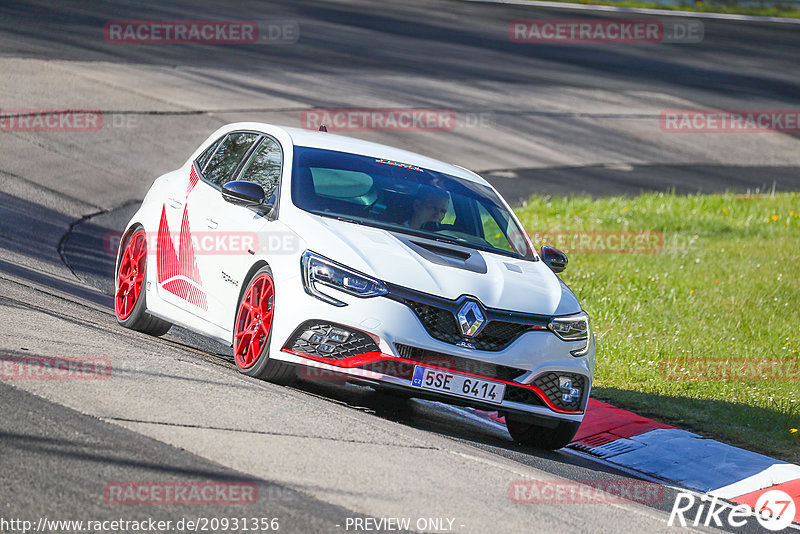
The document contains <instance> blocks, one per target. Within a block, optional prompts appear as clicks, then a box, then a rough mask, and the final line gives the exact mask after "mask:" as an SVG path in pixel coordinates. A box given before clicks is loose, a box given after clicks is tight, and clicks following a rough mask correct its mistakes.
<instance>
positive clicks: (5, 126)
mask: <svg viewBox="0 0 800 534" xmlns="http://www.w3.org/2000/svg"><path fill="white" fill-rule="evenodd" d="M102 128H103V114H102V113H101V112H100V111H99V110H92V109H42V108H30V109H8V108H4V109H2V110H0V132H97V131H99V130H100V129H102Z"/></svg>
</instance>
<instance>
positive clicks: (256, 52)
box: [0, 0, 800, 533]
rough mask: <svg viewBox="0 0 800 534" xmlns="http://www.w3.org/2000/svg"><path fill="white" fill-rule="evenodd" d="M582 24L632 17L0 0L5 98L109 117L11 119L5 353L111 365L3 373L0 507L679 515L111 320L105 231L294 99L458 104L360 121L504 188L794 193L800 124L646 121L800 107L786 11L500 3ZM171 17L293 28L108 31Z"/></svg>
mask: <svg viewBox="0 0 800 534" xmlns="http://www.w3.org/2000/svg"><path fill="white" fill-rule="evenodd" d="M593 17H599V18H613V17H622V18H625V17H628V18H630V16H629V15H614V14H609V13H597V14H594V13H588V12H570V11H564V10H555V9H545V8H534V7H528V6H510V5H493V4H485V3H477V2H466V1H460V0H459V1H457V0H450V1H447V0H428V1H423V0H419V1H408V2H381V1H376V2H367V1H358V0H355V1H350V2H345V1H342V2H336V1H328V2H305V1H294V0H283V1H273V2H256V1H242V2H236V3H218V4H215V3H212V2H202V1H201V2H195V1H176V2H142V3H137V4H134V3H131V4H128V3H126V2H104V3H102V4H100V3H94V2H69V3H67V2H63V3H62V2H36V1H32V2H4V3H2V4H0V113H1V114H2V115H3V116H4V117H5V116H6V115H7V114H13V110H19V109H34V108H36V109H42V108H45V109H89V110H98V111H100V112H101V114H102V116H103V125H102V128H101V129H99V130H98V131H92V132H26V131H13V129H8V128H2V129H0V130H1V131H0V250H1V251H2V252H1V253H0V325H2V326H1V327H0V356H4V357H5V356H12V357H13V356H41V357H102V358H109V359H110V362H111V364H112V369H113V370H112V374H111V376H110V377H108V379H105V380H90V381H65V380H3V381H0V406H2V415H0V482H2V483H0V517H2V518H3V519H6V520H8V519H11V518H19V519H24V520H29V521H33V522H34V523H35V522H37V521H38V520H39V519H40V518H41V517H47V518H48V519H75V520H103V519H119V518H123V519H127V520H139V519H146V518H153V519H161V520H173V521H174V520H177V519H180V518H194V519H197V518H198V517H206V518H210V517H216V518H223V517H228V518H230V517H237V516H238V517H244V516H246V517H248V518H250V517H256V518H277V519H278V520H279V522H280V530H281V531H286V532H346V531H348V529H347V525H348V524H353V522H354V520H355V519H360V520H364V519H365V518H367V517H369V518H388V517H409V518H412V520H413V521H416V520H417V519H419V518H434V519H436V518H441V519H451V520H453V522H452V531H453V532H503V533H505V532H509V533H515V532H520V533H521V532H545V531H561V532H564V531H566V532H623V531H625V532H660V531H674V530H675V529H674V528H669V527H667V518H668V516H669V510H670V508H671V506H672V503H673V501H674V499H675V494H676V490H674V489H671V488H666V489H665V490H664V496H663V499H661V500H660V501H659V502H657V503H653V504H649V505H644V504H626V503H618V504H614V505H608V504H606V505H600V504H595V505H558V506H554V505H531V504H515V503H512V502H511V501H510V499H509V493H508V488H509V484H511V483H512V482H513V481H516V480H523V479H524V480H562V479H566V480H574V481H586V480H597V479H614V480H620V481H631V480H634V479H633V478H632V475H630V474H626V473H622V472H619V471H617V470H615V469H613V468H610V467H606V466H604V465H602V464H599V463H595V462H593V461H590V460H588V459H585V458H583V457H580V456H577V455H575V454H572V453H568V452H565V451H559V452H553V453H548V452H542V451H537V450H534V449H528V448H525V447H522V446H518V445H515V444H514V443H512V441H511V440H510V438H509V436H508V435H507V434H506V433H505V432H502V431H499V430H497V429H495V428H494V427H492V426H489V425H485V424H481V423H480V422H479V421H477V420H474V419H470V418H467V417H465V416H464V415H463V414H461V413H460V412H458V411H456V410H453V409H449V408H447V407H443V406H441V405H438V404H435V403H426V402H420V401H416V400H407V399H400V398H395V397H391V396H388V395H386V394H383V393H378V392H374V391H372V390H370V389H368V388H365V387H358V386H344V385H341V384H338V383H314V384H311V383H307V384H300V385H298V386H297V387H281V386H276V385H273V384H269V383H266V382H261V381H257V380H253V379H250V378H248V377H245V376H242V375H240V374H239V373H238V372H237V371H236V367H235V364H234V363H233V359H232V357H231V352H230V349H229V348H228V347H225V346H223V345H220V344H218V343H216V342H213V341H208V340H204V339H202V338H200V337H198V336H196V335H193V334H191V333H189V332H187V331H185V330H182V329H179V328H173V330H172V331H171V332H170V333H169V334H168V335H166V336H164V337H163V338H151V337H148V336H145V335H142V334H139V333H136V332H132V331H129V330H124V329H122V328H121V327H119V326H118V325H117V323H116V320H115V317H114V312H113V304H112V299H111V294H112V289H113V278H112V277H113V271H114V256H113V253H112V252H110V250H109V247H108V243H109V239H110V238H109V236H110V235H112V234H113V232H116V231H120V230H122V229H123V227H124V225H125V224H126V222H127V221H128V218H129V217H130V215H131V214H132V213H133V211H135V209H136V207H137V205H138V203H139V202H140V201H141V199H142V197H143V195H144V193H145V192H146V191H147V189H148V187H149V186H150V184H151V183H152V181H153V179H154V178H156V177H157V176H159V175H161V174H163V173H164V172H167V171H169V170H172V169H174V168H176V167H178V166H179V165H180V164H182V163H183V162H184V161H185V159H186V158H187V156H188V155H189V154H190V153H191V152H192V151H193V150H194V148H195V147H196V146H197V145H198V144H199V143H200V142H201V141H203V140H204V139H205V138H206V137H207V136H208V135H209V134H210V133H211V132H212V131H213V130H215V129H216V128H218V127H219V126H221V125H223V124H225V123H228V122H234V121H239V120H258V121H264V122H275V123H280V124H286V125H290V126H300V125H301V113H302V111H303V110H306V109H309V108H347V107H364V108H366V107H370V108H372V107H384V108H400V107H413V108H437V109H447V110H452V111H453V112H454V113H455V116H456V118H457V125H456V127H455V128H454V129H452V131H447V132H437V131H430V132H397V131H395V132H357V133H354V134H353V135H355V136H358V137H362V138H365V139H370V140H377V141H380V142H386V143H388V144H392V145H397V146H400V147H403V148H407V149H410V150H415V151H418V152H421V153H424V154H427V155H430V156H434V157H437V158H439V159H443V160H445V161H450V162H453V163H457V164H460V165H462V166H465V167H468V168H470V169H473V170H475V171H478V172H482V173H483V174H484V176H486V177H487V179H489V180H490V181H491V182H492V183H493V184H495V185H496V186H497V187H498V189H499V190H500V191H501V192H502V193H503V194H505V195H507V198H508V199H509V200H510V201H513V202H519V201H522V200H523V199H525V198H526V197H528V196H529V195H531V194H533V193H554V194H580V193H588V194H592V195H604V194H636V193H639V192H640V191H668V190H675V191H678V192H681V193H695V192H712V191H726V190H733V191H737V192H742V193H748V192H750V193H752V192H759V191H769V190H772V189H776V190H798V189H800V172H798V169H800V143H798V135H797V134H787V133H763V134H759V135H745V134H736V133H731V134H719V135H701V134H691V133H681V134H675V133H669V132H665V131H663V130H661V129H660V128H659V117H660V114H661V112H662V110H665V109H684V108H695V107H697V108H712V107H713V108H725V109H786V108H793V107H794V108H797V107H798V102H800V63H798V61H797V50H798V49H800V26H798V25H790V24H778V23H766V22H739V21H721V20H710V19H702V23H703V25H704V38H703V41H702V42H700V43H693V44H688V43H686V44H659V43H650V44H572V45H568V44H552V45H542V44H537V45H534V44H520V43H515V42H512V41H511V40H510V39H509V35H508V24H509V22H510V21H512V20H515V19H537V18H559V19H571V18H593ZM640 18H641V16H640ZM182 19H188V20H197V19H219V20H256V21H269V20H284V21H290V22H292V23H295V24H297V26H298V27H299V40H297V41H296V42H294V43H284V44H254V45H186V44H184V45H157V46H156V45H131V44H112V43H109V42H107V41H105V40H104V38H103V26H104V24H105V23H106V22H107V21H110V20H182ZM9 110H11V111H9ZM126 481H128V482H130V481H177V482H191V481H220V482H230V481H239V482H242V481H246V482H248V483H252V484H254V485H255V486H257V487H258V495H259V498H258V500H257V502H256V503H255V504H252V505H249V506H233V505H222V504H221V505H214V506H157V505H152V506H148V505H143V506H125V505H115V504H109V503H108V502H107V499H105V498H104V488H106V486H107V485H108V484H109V483H115V482H126ZM348 521H349V522H350V523H348ZM443 525H444V526H446V525H448V522H447V521H445V522H444V523H443ZM217 530H219V529H217ZM424 530H427V531H433V532H444V531H446V530H444V528H439V529H436V528H433V527H428V528H427V529H424ZM680 530H681V531H682V530H685V529H680ZM701 530H702V529H701ZM732 530H735V531H737V532H752V531H756V529H755V528H753V527H748V528H743V529H732ZM0 531H3V529H2V528H0ZM13 531H14V530H10V529H9V530H7V532H13ZM349 531H353V528H352V526H351V527H350V529H349Z"/></svg>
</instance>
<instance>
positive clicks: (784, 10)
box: [555, 0, 800, 18]
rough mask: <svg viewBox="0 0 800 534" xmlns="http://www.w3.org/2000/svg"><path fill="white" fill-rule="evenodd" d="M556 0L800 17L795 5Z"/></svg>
mask: <svg viewBox="0 0 800 534" xmlns="http://www.w3.org/2000/svg"><path fill="white" fill-rule="evenodd" d="M555 1H556V2H567V3H570V4H575V3H577V4H587V5H603V6H616V7H637V8H649V9H663V10H667V11H693V12H697V13H731V14H735V15H754V16H760V17H788V18H800V9H798V8H797V7H794V6H788V5H780V6H772V7H744V6H739V5H736V4H735V3H730V4H727V3H724V4H723V3H709V2H702V1H696V2H691V3H690V2H687V3H683V4H678V5H665V4H659V3H656V2H646V1H638V0H619V1H616V0H555Z"/></svg>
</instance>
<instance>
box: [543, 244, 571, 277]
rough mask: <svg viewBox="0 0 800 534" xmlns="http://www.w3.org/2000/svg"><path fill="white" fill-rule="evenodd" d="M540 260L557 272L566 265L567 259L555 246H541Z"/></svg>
mask: <svg viewBox="0 0 800 534" xmlns="http://www.w3.org/2000/svg"><path fill="white" fill-rule="evenodd" d="M541 256H542V261H543V262H544V263H545V265H547V266H548V267H550V270H551V271H553V272H554V273H556V274H558V273H560V272H561V271H563V270H564V269H565V268H566V267H567V263H568V262H569V260H568V259H567V255H566V254H564V253H563V252H561V251H560V250H558V249H557V248H555V247H550V246H547V245H545V246H543V247H542V253H541Z"/></svg>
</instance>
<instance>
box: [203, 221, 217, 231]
mask: <svg viewBox="0 0 800 534" xmlns="http://www.w3.org/2000/svg"><path fill="white" fill-rule="evenodd" d="M206 224H207V225H208V227H209V228H211V229H212V230H213V229H215V228H216V227H217V226H219V223H217V221H215V220H214V219H211V218H208V219H206Z"/></svg>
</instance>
